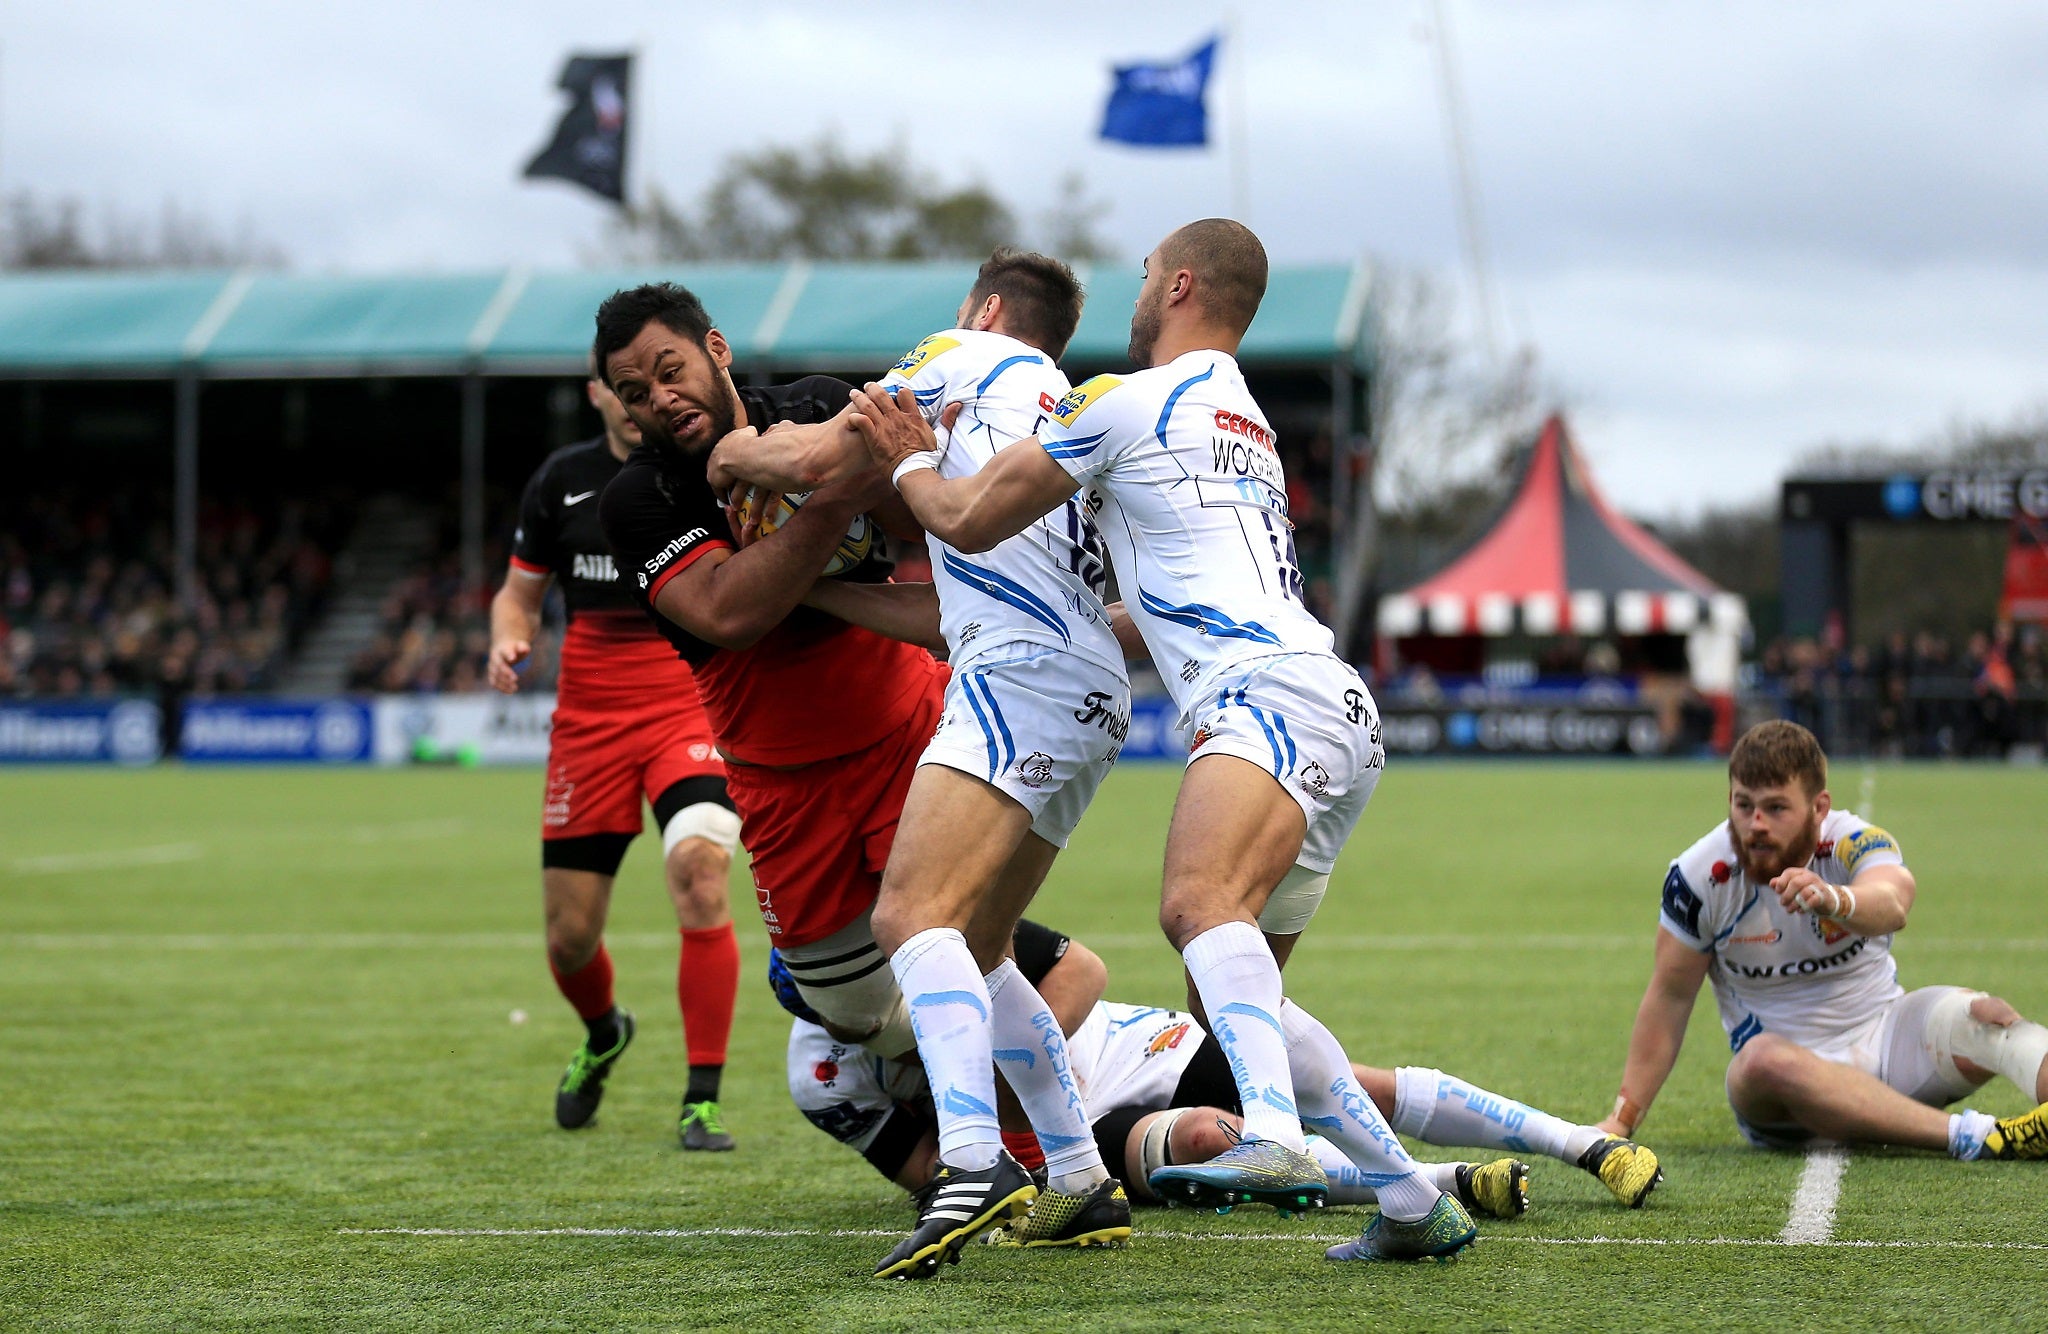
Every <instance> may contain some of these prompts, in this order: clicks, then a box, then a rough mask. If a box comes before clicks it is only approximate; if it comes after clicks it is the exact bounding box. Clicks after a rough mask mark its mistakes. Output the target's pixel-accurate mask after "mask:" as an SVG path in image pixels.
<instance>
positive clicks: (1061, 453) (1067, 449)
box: [1038, 431, 1109, 459]
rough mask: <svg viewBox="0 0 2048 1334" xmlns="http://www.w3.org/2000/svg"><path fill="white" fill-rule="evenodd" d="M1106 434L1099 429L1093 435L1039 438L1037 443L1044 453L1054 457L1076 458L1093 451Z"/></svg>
mask: <svg viewBox="0 0 2048 1334" xmlns="http://www.w3.org/2000/svg"><path fill="white" fill-rule="evenodd" d="M1108 434H1109V432H1107V431H1100V432H1097V433H1096V434H1094V435H1077V436H1075V437H1074V438H1073V439H1071V440H1057V441H1052V440H1041V441H1039V442H1038V443H1039V446H1040V447H1041V448H1042V449H1044V450H1045V452H1046V453H1048V454H1050V455H1052V456H1053V457H1054V458H1056V459H1078V458H1080V457H1082V456H1083V455H1085V454H1092V453H1094V452H1095V447H1096V446H1097V445H1099V444H1101V443H1102V438H1103V436H1106V435H1108Z"/></svg>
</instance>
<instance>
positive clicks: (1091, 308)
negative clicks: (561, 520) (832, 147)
mask: <svg viewBox="0 0 2048 1334" xmlns="http://www.w3.org/2000/svg"><path fill="white" fill-rule="evenodd" d="M973 277H974V266H973V265H971V264H946V263H939V264H823V263H820V264H811V263H804V262H796V263H788V264H746V265H694V266H681V267H675V268H660V269H635V270H611V271H595V272H583V273H560V272H555V273H549V272H528V271H526V270H523V269H514V270H511V271H499V272H495V273H490V272H487V273H473V274H455V275H445V274H443V275H435V274H426V275H420V274H414V275H403V276H395V277H366V278H339V277H315V276H299V275H293V274H251V273H180V274H160V273H28V274H6V275H0V376H6V377H11V378H15V379H66V378H75V377H87V376H94V377H99V376H123V377H140V378H155V377H163V376H170V375H175V374H178V373H180V372H181V371H183V370H187V369H190V370H195V371H197V372H198V373H199V374H200V375H203V376H205V377H207V378H210V379H239V378H259V377H302V376H339V375H372V374H374V375H455V374H460V373H463V372H465V371H471V370H475V371H481V372H483V373H485V374H491V375H564V374H570V375H573V374H576V373H578V372H579V371H580V370H581V369H582V367H583V365H584V359H585V357H586V356H587V354H588V350H589V347H590V336H591V316H592V314H593V312H594V311H595V310H596V308H597V303H598V302H599V301H601V300H602V299H603V298H604V297H605V296H606V295H608V294H609V293H611V292H612V291H614V290H616V289H618V288H620V287H625V286H631V285H633V284H635V283H640V282H647V281H650V280H653V279H670V280H673V281H676V282H681V283H684V284H686V285H688V286H689V287H690V288H691V289H692V290H693V291H695V292H696V293H697V294H698V296H700V297H701V298H703V300H704V304H705V307H706V308H707V309H708V310H709V311H710V312H711V315H712V318H713V319H715V320H716V321H717V322H718V326H719V328H720V329H722V330H723V331H724V332H725V335H726V337H727V338H728V339H730V340H731V342H732V345H733V351H734V354H735V359H736V361H737V362H738V363H739V365H740V367H741V368H742V369H744V370H750V371H763V372H769V373H772V372H776V371H794V370H846V371H859V370H879V369H880V368H881V367H883V366H885V365H887V364H888V363H889V362H891V361H894V360H895V359H896V358H897V357H899V356H901V355H902V354H903V352H904V351H906V350H907V349H908V348H910V346H911V345H912V344H914V343H916V342H917V340H918V339H920V338H922V337H923V336H924V335H926V334H928V333H930V332H932V331H933V330H934V329H940V328H946V327H949V326H950V325H951V324H952V322H953V315H954V311H955V310H956V309H957V308H958V306H959V304H960V299H961V297H962V296H963V295H965V293H966V291H967V288H968V285H969V284H970V282H971V281H972V279H973ZM1082 277H1083V279H1084V281H1086V283H1087V285H1088V289H1089V301H1088V308H1087V313H1086V314H1085V315H1084V316H1083V317H1082V320H1081V327H1080V330H1079V332H1077V333H1076V334H1075V337H1074V341H1073V345H1072V346H1071V347H1070V348H1069V349H1068V352H1067V356H1066V358H1065V360H1067V361H1068V362H1070V363H1077V364H1082V365H1106V364H1120V363H1122V361H1123V360H1124V344H1125V342H1126V339H1127V336H1128V333H1129V328H1130V311H1131V302H1132V301H1133V300H1134V299H1135V298H1136V296H1137V292H1138V282H1139V278H1138V273H1137V269H1136V266H1135V265H1119V266H1117V267H1116V268H1115V269H1114V270H1110V269H1103V270H1100V271H1097V272H1093V273H1090V272H1086V271H1084V272H1083V274H1082ZM1367 283H1368V270H1367V269H1366V268H1365V267H1364V266H1362V265H1360V266H1352V265H1343V264H1323V265H1297V266H1291V267H1279V268H1275V269H1274V271H1273V275H1272V281H1271V284H1270V286H1269V288H1268V290H1267V293H1266V300H1265V304H1264V306H1263V307H1262V308H1261V309H1260V311H1259V317H1258V319H1257V320H1256V321H1254V322H1253V324H1252V327H1251V331H1250V333H1248V334H1247V335H1246V337H1245V341H1244V346H1243V348H1242V349H1241V350H1240V353H1239V356H1240V359H1241V360H1243V361H1244V362H1245V363H1246V364H1248V365H1254V366H1268V367H1278V366H1303V367H1309V366H1325V365H1329V364H1331V363H1333V362H1338V361H1343V362H1347V363H1349V364H1351V365H1353V366H1357V367H1363V366H1364V365H1365V364H1366V359H1367V356H1368V354H1369V349H1368V348H1367V346H1366V339H1365V336H1364V333H1363V330H1364V327H1365V301H1366V292H1367Z"/></svg>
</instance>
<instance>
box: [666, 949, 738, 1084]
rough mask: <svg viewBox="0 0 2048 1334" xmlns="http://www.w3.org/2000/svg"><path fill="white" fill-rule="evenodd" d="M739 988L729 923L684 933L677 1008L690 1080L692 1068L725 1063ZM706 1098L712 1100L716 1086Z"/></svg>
mask: <svg viewBox="0 0 2048 1334" xmlns="http://www.w3.org/2000/svg"><path fill="white" fill-rule="evenodd" d="M739 989H740V938H739V936H738V934H737V933H735V932H734V930H733V926H732V923H731V922H727V923H725V925H723V926H708V927H702V928H698V929H691V928H687V927H686V928H684V930H683V952H682V955H681V957H680V958H679V959H678V960H677V961H676V1003H677V1005H678V1006H679V1007H680V1008H681V1009H682V1012H683V1045H684V1046H685V1047H687V1048H689V1052H690V1065H691V1067H692V1075H693V1076H694V1075H695V1072H696V1068H697V1067H701V1066H723V1065H724V1064H725V1047H726V1042H727V1040H728V1039H730V1038H731V1036H732V1007H733V1001H734V999H735V998H736V997H737V996H738V994H739ZM693 1082H694V1080H693ZM711 1096H712V1097H713V1098H715V1097H717V1093H716V1089H715V1086H714V1090H713V1092H712V1094H711Z"/></svg>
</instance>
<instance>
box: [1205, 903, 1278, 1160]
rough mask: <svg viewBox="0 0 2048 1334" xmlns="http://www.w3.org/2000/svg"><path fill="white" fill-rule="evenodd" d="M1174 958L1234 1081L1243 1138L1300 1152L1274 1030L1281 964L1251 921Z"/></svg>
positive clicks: (1208, 934) (1210, 935) (1220, 929)
mask: <svg viewBox="0 0 2048 1334" xmlns="http://www.w3.org/2000/svg"><path fill="white" fill-rule="evenodd" d="M1180 957H1181V960H1182V962H1184V963H1185V964H1186V965H1187V969H1188V976H1189V977H1191V978H1193V979H1194V983H1195V991H1196V994H1198V995H1200V996H1201V998H1202V1008H1203V1009H1205V1010H1207V1011H1208V1012H1209V1032H1210V1034H1211V1035H1212V1036H1213V1037H1215V1039H1216V1045H1217V1046H1219V1047H1221V1048H1222V1049H1223V1055H1224V1058H1225V1059H1226V1060H1228V1061H1229V1062H1230V1073H1231V1074H1232V1075H1233V1076H1235V1077H1236V1079H1237V1098H1238V1103H1239V1105H1240V1106H1241V1107H1242V1108H1243V1109H1244V1133H1245V1137H1246V1138H1247V1139H1269V1140H1272V1141H1274V1142H1275V1143H1277V1144H1282V1145H1285V1146H1286V1147H1287V1148H1290V1149H1293V1150H1295V1151H1296V1152H1301V1151H1302V1150H1303V1149H1304V1148H1305V1147H1306V1141H1305V1140H1304V1139H1303V1137H1302V1133H1301V1116H1300V1113H1299V1112H1297V1111H1296V1110H1295V1106H1294V1096H1293V1093H1292V1092H1291V1090H1292V1088H1293V1084H1294V1080H1293V1077H1292V1076H1291V1075H1290V1074H1289V1072H1288V1056H1287V1039H1286V1037H1285V1035H1284V1034H1282V1032H1281V1031H1280V1018H1279V1015H1280V1001H1281V997H1280V965H1279V964H1277V963H1274V962H1273V951H1272V950H1270V949H1268V948H1267V947H1266V938H1265V936H1263V935H1261V934H1260V933H1259V928H1257V927H1256V926H1253V925H1252V924H1251V923H1250V922H1225V923H1224V924H1223V925H1221V926H1212V927H1210V928H1209V929H1208V930H1207V931H1204V932H1203V933H1202V934H1201V935H1199V936H1196V937H1195V938H1194V939H1193V940H1191V941H1189V942H1188V944H1187V948H1186V949H1184V950H1182V951H1181V956H1180Z"/></svg>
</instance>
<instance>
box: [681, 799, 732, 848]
mask: <svg viewBox="0 0 2048 1334" xmlns="http://www.w3.org/2000/svg"><path fill="white" fill-rule="evenodd" d="M686 838H701V839H704V840H705V841H706V842H709V843H715V844H717V845H718V846H719V847H721V848H724V849H725V855H726V856H728V857H730V856H732V850H733V849H734V848H736V847H738V846H739V845H740V817H739V816H737V815H735V814H733V813H732V812H731V811H729V810H727V809H726V808H725V807H723V806H721V805H719V804H718V803H717V802H715V801H700V802H698V803H697V804H696V805H694V806H685V807H683V808H682V809H681V810H679V811H677V812H676V813H675V814H674V815H672V816H670V817H669V820H668V824H667V825H666V826H664V827H663V828H662V831H661V855H662V856H664V857H666V856H668V855H669V854H670V853H671V852H674V851H675V850H676V844H678V843H680V842H682V841H683V840H684V839H686Z"/></svg>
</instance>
